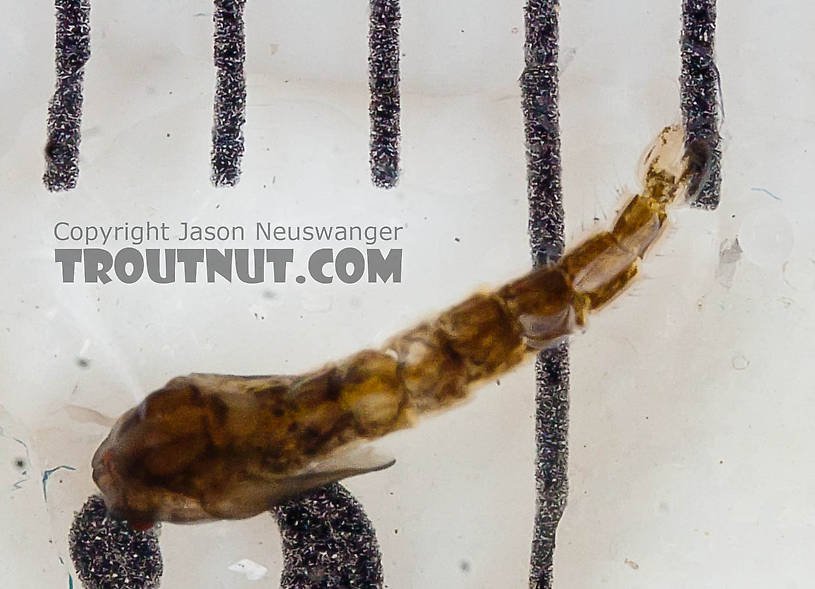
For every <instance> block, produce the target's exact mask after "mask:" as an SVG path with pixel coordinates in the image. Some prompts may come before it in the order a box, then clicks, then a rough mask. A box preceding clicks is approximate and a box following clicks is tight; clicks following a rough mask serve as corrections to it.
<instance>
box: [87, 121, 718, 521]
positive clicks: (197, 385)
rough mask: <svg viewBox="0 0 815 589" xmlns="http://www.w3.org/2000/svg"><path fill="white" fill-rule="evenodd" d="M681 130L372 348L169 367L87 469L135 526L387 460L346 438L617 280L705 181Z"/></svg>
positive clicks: (245, 501) (426, 406)
mask: <svg viewBox="0 0 815 589" xmlns="http://www.w3.org/2000/svg"><path fill="white" fill-rule="evenodd" d="M683 139H684V135H683V130H682V129H681V128H679V127H668V128H666V129H665V130H663V131H662V133H661V134H660V135H659V136H658V137H657V140H656V141H655V142H654V145H653V146H652V148H651V150H650V151H649V152H648V155H647V156H646V160H645V174H644V181H643V189H642V191H641V193H640V194H639V195H637V196H635V197H633V198H632V199H631V200H630V201H629V202H628V203H627V205H626V206H625V208H624V209H623V210H622V212H621V213H620V215H619V217H618V218H617V220H616V222H615V224H614V226H613V228H612V229H611V230H610V231H606V232H603V233H600V234H598V235H595V236H594V237H591V238H590V239H588V240H586V241H584V242H583V243H582V244H580V245H578V246H577V247H575V248H574V249H572V250H571V251H570V252H569V253H568V254H567V255H565V256H564V257H563V258H562V259H561V260H560V261H559V262H558V263H557V264H554V265H550V266H545V267H540V268H538V269H536V270H534V271H532V272H530V273H529V274H527V275H525V276H523V277H521V278H519V279H517V280H515V281H513V282H510V283H508V284H506V285H505V286H503V287H502V288H499V289H498V290H495V291H492V292H488V293H482V294H476V295H474V296H472V297H470V298H469V299H467V300H465V301H464V302H462V303H461V304H459V305H456V306H455V307H453V308H451V309H449V310H447V311H445V312H444V313H442V314H441V315H439V316H438V317H436V318H435V319H434V320H432V321H428V322H426V323H423V324H421V325H419V326H417V327H415V328H413V329H411V330H408V331H406V332H404V333H402V334H400V335H398V336H396V337H395V338H393V339H392V340H390V341H389V342H387V343H386V344H385V345H384V346H383V347H382V348H381V349H379V350H366V351H363V352H360V353H358V354H356V355H354V356H352V357H350V358H348V359H346V360H344V361H342V362H339V363H336V364H330V365H328V366H326V367H324V368H322V369H320V370H317V371H316V372H312V373H309V374H305V375H302V376H257V377H244V376H229V375H216V374H193V375H190V376H185V377H179V378H175V379H173V380H171V381H170V382H169V383H167V385H166V386H165V387H164V388H162V389H160V390H158V391H156V392H154V393H152V394H150V395H149V396H148V397H147V398H145V400H144V401H143V402H142V403H141V404H140V405H138V406H137V407H135V408H133V409H131V410H130V411H128V412H127V413H125V414H124V415H123V416H122V417H121V418H120V419H119V421H118V422H117V423H116V425H115V426H114V427H113V429H112V431H111V433H110V435H109V436H108V438H107V439H106V440H105V441H104V442H103V443H102V445H101V446H100V447H99V449H98V450H97V451H96V454H95V455H94V458H93V477H94V480H95V481H96V483H97V485H98V486H99V488H100V489H101V490H102V493H103V495H104V497H105V500H106V503H107V505H108V508H109V509H110V511H111V513H112V515H114V516H116V517H120V518H123V519H127V520H128V521H130V522H131V524H134V525H137V526H144V525H147V526H149V525H150V524H152V523H153V522H155V521H160V520H164V521H171V522H195V521H201V520H208V519H235V518H246V517H251V516H253V515H256V514H258V513H261V512H263V511H266V510H268V509H269V507H270V506H272V505H274V504H276V503H279V502H281V501H283V500H286V499H288V498H290V497H291V496H293V495H296V494H298V493H301V492H303V491H305V490H308V489H311V488H314V487H317V486H320V485H323V484H326V483H328V482H331V481H336V480H339V479H342V478H345V477H348V476H351V475H354V474H360V473H363V472H370V471H372V470H377V469H379V468H384V467H387V466H389V465H390V464H391V462H388V461H383V460H377V459H376V458H375V457H371V456H370V455H366V454H365V453H364V452H363V453H361V452H359V451H358V446H357V445H355V444H354V443H355V442H360V441H364V440H370V439H374V438H378V437H380V436H383V435H385V434H387V433H389V432H392V431H394V430H398V429H401V428H405V427H408V426H410V425H412V424H413V423H414V421H415V420H416V418H417V417H419V416H420V415H423V414H425V413H431V412H434V411H437V410H440V409H443V408H446V407H449V406H451V405H453V404H455V403H456V402H458V401H460V400H461V399H463V398H464V397H466V396H467V394H468V392H469V391H470V390H471V389H472V388H473V386H474V385H475V384H477V383H478V382H480V381H484V380H487V379H492V378H494V377H495V376H497V375H499V374H501V373H503V372H506V371H507V370H510V369H511V368H513V367H514V366H516V365H517V364H519V363H520V362H522V361H523V360H524V358H526V357H528V356H530V355H531V353H532V352H534V351H536V350H539V349H541V348H544V347H546V346H550V345H552V344H554V343H557V342H558V341H559V340H561V339H562V338H563V337H565V336H566V335H568V334H570V333H572V332H574V331H575V330H576V329H579V328H581V327H582V326H583V325H585V323H586V317H587V315H588V314H589V313H590V312H591V311H593V310H596V309H598V308H600V307H601V306H603V305H604V304H605V303H607V302H608V301H609V300H611V299H612V298H613V297H614V296H615V295H617V294H618V293H620V292H621V291H622V290H623V289H625V288H626V286H627V285H628V284H629V283H630V282H631V280H632V278H633V277H634V276H635V275H636V273H637V267H638V263H639V261H640V259H641V258H642V257H643V256H644V254H645V252H646V251H647V250H648V248H649V247H650V246H651V245H652V244H653V243H654V241H655V240H656V239H657V237H658V236H659V234H660V233H661V231H662V229H663V227H664V225H665V222H666V219H667V213H666V209H667V207H668V206H669V205H670V204H672V203H674V202H676V201H679V200H682V199H687V198H690V197H691V196H693V195H694V194H695V193H696V192H697V191H698V188H699V187H700V186H702V185H703V183H704V180H705V175H706V173H707V165H708V161H709V157H708V152H707V151H706V150H705V149H704V145H702V144H691V145H690V146H688V147H687V148H686V147H684V143H683Z"/></svg>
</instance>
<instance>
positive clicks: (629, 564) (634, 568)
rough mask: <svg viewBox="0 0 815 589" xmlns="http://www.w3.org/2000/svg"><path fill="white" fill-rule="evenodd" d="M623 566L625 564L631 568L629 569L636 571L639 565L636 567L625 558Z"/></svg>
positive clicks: (635, 564)
mask: <svg viewBox="0 0 815 589" xmlns="http://www.w3.org/2000/svg"><path fill="white" fill-rule="evenodd" d="M625 564H627V565H628V566H629V567H631V569H632V570H634V571H636V570H638V569H639V568H640V565H638V564H637V563H636V562H634V561H633V560H629V559H627V558H626V559H625Z"/></svg>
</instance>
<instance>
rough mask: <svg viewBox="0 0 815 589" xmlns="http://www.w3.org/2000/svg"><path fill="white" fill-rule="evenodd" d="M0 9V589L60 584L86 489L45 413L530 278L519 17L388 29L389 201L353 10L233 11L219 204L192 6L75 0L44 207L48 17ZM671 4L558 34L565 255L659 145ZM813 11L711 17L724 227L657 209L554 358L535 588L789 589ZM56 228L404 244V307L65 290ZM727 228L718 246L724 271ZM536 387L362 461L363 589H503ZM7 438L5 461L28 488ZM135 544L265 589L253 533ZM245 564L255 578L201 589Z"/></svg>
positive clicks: (185, 291)
mask: <svg viewBox="0 0 815 589" xmlns="http://www.w3.org/2000/svg"><path fill="white" fill-rule="evenodd" d="M2 3H3V8H5V11H4V14H5V15H6V16H7V18H4V19H2V22H1V23H0V52H2V55H3V56H4V58H3V60H2V65H0V72H1V75H2V88H0V92H2V115H0V182H1V183H2V191H0V198H2V210H3V213H2V219H3V220H2V232H0V267H1V268H2V277H3V287H2V291H0V358H1V359H2V360H0V403H2V407H0V426H2V427H3V428H4V429H3V431H4V434H5V437H0V529H1V530H3V532H2V533H0V580H1V581H3V583H2V585H3V586H9V587H15V588H21V589H28V588H41V587H64V586H67V583H68V572H69V570H68V569H67V568H66V567H64V566H63V565H61V564H60V560H59V557H60V556H62V558H63V559H64V560H65V562H66V563H67V562H69V558H68V557H67V554H66V537H67V530H68V527H69V525H70V522H71V519H72V517H73V511H75V510H77V509H79V508H80V506H81V505H82V503H83V502H84V500H85V498H86V497H87V496H88V495H89V494H90V493H92V492H93V490H94V487H93V483H92V481H91V479H90V472H89V462H90V457H91V455H92V452H93V451H94V449H95V447H96V446H97V445H98V443H99V442H100V441H101V439H102V438H103V437H104V435H105V433H106V430H105V428H104V427H101V426H99V425H95V424H92V423H80V422H78V421H77V420H76V419H73V418H72V417H71V416H70V415H69V413H68V412H66V410H65V408H66V406H68V405H77V406H82V407H87V408H91V409H94V410H96V411H99V412H101V413H103V414H105V415H109V416H116V415H118V414H120V413H121V412H123V411H124V410H126V409H127V408H128V407H130V406H131V405H133V404H134V403H136V402H137V401H138V400H139V399H140V398H141V397H142V396H143V395H144V394H146V393H147V392H149V391H151V390H153V389H155V388H158V387H160V386H162V385H163V383H164V382H166V381H167V380H168V379H169V378H171V377H173V376H175V375H178V374H185V373H188V372H191V371H208V372H230V373H247V374H259V373H290V372H297V371H303V370H307V369H309V368H313V367H315V366H318V365H319V364H321V363H323V362H325V361H327V360H331V359H336V358H340V357H342V356H344V355H345V354H347V353H350V352H352V351H354V350H357V349H361V348H363V347H366V346H370V345H376V344H379V343H381V342H382V341H383V339H385V338H386V337H387V336H388V335H390V334H392V333H394V332H397V331H398V330H400V329H402V328H404V327H407V326H409V325H410V324H411V323H412V322H415V321H417V320H420V319H422V318H424V317H426V316H428V315H430V314H432V313H433V312H435V311H438V310H441V309H443V308H444V307H446V306H448V305H450V304H452V303H454V302H456V301H458V300H460V299H462V298H463V297H465V296H466V295H467V294H469V293H471V292H472V291H473V290H475V289H477V288H479V287H483V286H485V285H497V284H500V283H501V282H503V281H505V280H507V279H510V278H512V277H514V276H516V275H518V274H520V273H522V272H523V271H524V270H525V269H526V268H527V267H528V265H529V254H528V244H527V236H526V233H525V231H526V223H527V209H526V182H525V160H524V151H523V149H524V148H523V131H522V116H521V111H520V106H519V105H520V91H519V87H518V82H517V80H518V77H519V76H520V74H521V71H522V67H523V52H522V44H523V18H522V4H521V2H517V1H515V2H506V1H501V0H496V1H494V2H478V3H474V2H464V1H451V2H444V3H437V2H430V1H424V0H420V1H416V2H405V3H404V6H403V13H404V18H403V23H402V51H403V58H402V71H403V84H402V92H403V94H402V96H403V98H402V111H403V115H402V129H403V143H402V156H403V157H402V169H403V175H402V180H401V182H400V184H399V186H398V188H396V189H395V190H393V191H388V192H384V191H379V190H376V189H374V188H372V187H371V186H370V183H369V181H368V169H367V161H368V155H367V142H368V117H367V101H368V95H367V72H366V57H367V41H366V33H367V13H366V5H365V3H360V2H356V3H351V2H327V1H322V2H316V1H313V0H306V1H299V2H280V1H277V0H267V1H264V2H249V6H248V8H247V12H246V21H247V45H248V48H247V64H246V70H247V79H248V96H249V98H248V109H247V118H248V121H247V124H246V126H245V134H246V156H245V158H244V163H243V168H244V174H243V178H242V181H241V183H240V185H239V186H238V187H237V188H235V189H214V188H212V187H211V186H210V184H209V182H208V178H209V150H210V137H211V125H212V95H213V88H214V70H213V68H212V64H211V52H212V49H211V45H212V40H211V39H212V24H211V12H212V4H211V3H207V2H203V1H180V0H172V1H170V2H151V3H144V2H126V1H123V0H115V1H107V2H99V1H97V2H94V3H93V10H92V51H93V56H92V59H91V61H90V63H89V64H88V65H87V68H86V83H85V108H84V117H83V122H82V130H83V139H82V145H81V173H80V177H79V187H78V188H77V189H76V190H75V191H72V192H69V193H64V194H56V195H54V194H49V193H48V192H47V191H46V190H45V189H44V188H43V186H42V184H41V181H40V178H41V175H42V171H43V168H44V161H43V155H42V150H43V147H44V144H45V138H46V130H45V120H46V109H47V104H48V100H49V98H50V96H51V94H52V92H53V86H54V67H53V44H54V42H53V37H54V17H53V6H52V4H51V3H49V2H30V3H25V4H21V3H18V2H11V0H2ZM679 11H680V2H679V0H675V1H670V2H668V1H665V0H661V1H659V2H653V1H650V2H646V1H645V0H642V1H633V0H629V1H626V2H592V1H588V0H576V1H573V2H566V3H564V5H563V7H562V9H561V69H562V74H561V115H562V116H561V125H562V135H563V174H564V175H563V190H564V198H565V203H566V207H567V220H568V238H569V241H570V242H574V241H575V240H576V239H579V238H580V237H582V236H585V235H586V234H588V233H590V231H591V230H592V227H593V226H594V225H595V221H594V218H595V217H597V218H599V222H598V223H599V224H600V225H602V224H608V223H610V222H611V220H612V218H613V215H614V211H615V210H616V209H617V208H618V206H619V203H620V202H621V197H620V193H621V192H623V191H625V190H629V191H631V190H635V189H636V182H637V176H636V169H637V162H638V158H639V156H640V155H641V153H642V150H643V148H644V147H645V146H646V144H647V143H648V142H649V141H650V140H651V138H652V137H653V136H654V135H655V134H656V132H657V131H658V130H659V129H660V128H661V127H662V126H664V125H665V124H669V123H672V122H678V121H679V118H680V115H679V102H678V101H679V98H678V95H679V89H678V82H677V78H678V73H679V48H678V39H679V29H680V20H679ZM12 15H13V17H12ZM813 18H815V9H812V8H811V7H809V5H808V4H805V3H792V2H782V3H767V2H756V1H752V0H750V1H742V2H738V3H735V2H732V3H722V5H721V6H720V8H719V19H718V34H717V58H718V65H719V69H720V71H721V74H722V85H723V89H724V103H725V113H726V118H725V121H724V126H723V128H722V133H723V149H724V160H723V178H724V182H723V185H722V205H721V207H720V208H719V209H718V210H717V211H716V212H713V213H710V212H700V211H687V210H686V211H678V212H677V214H675V215H674V220H675V224H674V226H673V228H672V229H671V230H670V231H669V232H668V233H667V235H666V237H665V239H664V240H663V242H662V243H661V244H660V245H659V246H658V248H657V250H656V251H655V254H654V255H653V256H652V257H651V259H650V260H649V261H648V263H647V264H646V265H645V267H644V269H643V272H642V274H643V277H642V278H641V279H640V280H639V281H638V282H637V283H636V285H635V286H634V287H633V289H632V290H631V291H630V293H628V294H626V295H624V296H622V297H620V298H619V299H618V300H616V301H615V302H614V303H613V305H612V306H611V307H610V308H609V309H608V310H606V311H604V312H603V313H601V314H600V315H598V316H597V317H596V318H594V319H593V321H592V324H591V326H590V329H589V330H588V332H587V333H586V334H583V335H580V336H577V337H575V338H574V339H573V345H572V356H571V358H572V387H571V388H572V392H571V394H572V408H571V434H570V438H571V452H570V459H569V460H570V478H571V481H570V487H571V493H570V499H569V504H568V507H567V510H566V514H565V516H564V519H563V522H562V525H561V527H560V531H559V534H558V548H557V553H556V566H555V573H556V579H557V582H556V586H557V587H559V588H584V587H589V588H591V587H615V588H638V587H642V588H646V587H647V588H653V587H687V586H694V587H700V588H706V587H710V588H714V587H715V588H721V587H767V586H770V587H781V588H795V587H801V588H803V587H806V586H808V582H809V580H810V579H811V570H810V568H811V567H810V565H811V561H810V559H809V558H807V557H808V556H809V554H810V552H811V546H812V543H813V540H815V532H814V531H813V525H815V507H813V506H815V478H814V477H813V474H812V473H813V469H812V463H813V460H812V451H811V444H812V437H811V432H812V425H811V424H812V420H813V418H814V417H815V401H813V398H815V397H814V396H813V388H814V387H815V385H813V378H812V377H813V370H812V360H811V357H812V345H811V343H810V342H811V338H812V333H813V327H815V315H813V312H812V307H811V303H812V300H813V289H814V288H815V239H813V233H812V229H811V228H812V227H813V224H815V208H813V206H812V204H811V199H812V193H811V192H812V191H811V182H810V181H809V180H810V179H809V170H810V168H811V166H810V165H809V164H810V162H811V151H812V149H813V136H815V123H814V122H813V118H812V108H811V105H812V103H813V98H815V78H813V73H812V72H813V71H815V68H813V65H815V63H813V58H812V41H811V23H812V21H813ZM168 134H169V136H168ZM754 188H763V189H766V190H768V191H770V192H771V193H772V194H773V195H775V196H776V197H777V198H778V199H776V198H773V197H772V196H770V195H768V194H767V193H765V192H762V191H759V190H754ZM60 220H67V221H70V222H72V223H77V224H82V225H85V224H97V225H98V224H103V225H104V224H121V223H122V222H124V221H128V222H130V223H131V224H133V223H136V224H138V223H143V222H146V221H147V220H151V221H153V222H161V221H167V222H169V223H173V224H176V223H178V222H180V221H192V222H199V223H216V224H219V223H225V224H229V223H242V224H246V225H252V224H253V223H254V222H255V221H257V220H270V221H272V222H274V223H280V224H297V223H302V224H318V223H338V224H363V225H364V224H369V223H371V224H380V225H384V224H398V225H404V226H405V227H406V229H405V230H404V231H403V232H402V233H401V236H402V239H401V240H400V245H401V246H402V247H403V248H404V281H403V283H402V284H399V285H392V284H391V285H381V284H380V285H364V284H358V285H353V286H347V285H334V286H330V287H325V286H317V285H313V284H305V285H297V284H295V283H294V282H293V281H292V282H291V283H290V284H285V285H274V284H273V285H265V286H248V285H240V284H232V285H227V284H217V285H207V284H200V285H193V286H190V285H184V284H177V285H172V286H159V285H154V284H152V283H148V282H141V283H139V284H137V285H130V286H123V285H116V284H110V285H107V286H104V287H95V286H90V285H81V284H75V285H62V284H60V280H59V268H58V266H57V265H56V264H55V263H54V261H53V256H54V254H53V249H54V247H56V245H57V244H56V242H55V240H54V239H53V237H52V230H53V225H54V223H56V222H57V221H60ZM737 236H738V237H739V240H740V243H741V248H742V250H744V254H743V255H742V257H741V258H740V260H739V261H738V262H736V263H735V264H720V258H719V252H720V247H721V244H722V243H723V242H725V241H726V240H730V241H731V242H732V240H733V239H735V238H736V237H737ZM455 238H458V240H459V241H456V239H455ZM337 245H338V244H337ZM295 247H296V253H295V255H296V256H298V255H299V256H301V257H302V256H305V255H307V254H308V253H309V252H310V251H311V249H314V248H313V247H311V246H304V245H303V244H300V245H296V246H295ZM314 247H317V246H314ZM266 291H271V293H272V295H273V298H269V296H268V293H266V295H265V296H264V293H265V292H266ZM80 356H81V357H84V358H86V359H88V360H89V362H90V364H89V366H88V367H87V368H81V367H80V366H78V364H77V358H78V357H80ZM532 383H533V375H532V367H531V366H529V365H528V366H525V367H523V368H522V369H519V370H518V371H517V372H515V373H514V374H512V375H510V376H508V377H506V378H502V379H501V384H500V386H498V385H495V384H491V385H487V386H484V387H483V388H482V389H481V390H480V391H478V393H477V395H476V396H475V398H474V400H473V401H472V402H470V403H469V404H468V405H466V406H464V407H462V408H460V409H457V410H455V411H452V412H450V413H447V414H445V415H442V416H440V417H437V418H433V419H431V420H428V421H426V422H424V423H422V424H421V425H420V426H419V427H418V428H416V429H413V430H410V431H405V432H401V433H399V434H396V435H393V436H391V437H389V438H387V439H385V440H383V441H382V442H381V444H380V446H381V447H383V448H384V449H385V450H387V451H388V452H391V453H392V454H393V455H394V456H396V457H397V460H398V461H397V464H396V466H394V467H393V468H391V469H389V470H387V471H385V472H382V473H377V474H373V475H369V476H365V477H359V478H356V479H351V480H349V481H348V483H347V484H348V487H349V488H350V489H351V490H352V491H353V492H354V493H355V494H356V496H357V497H358V498H359V499H360V500H361V501H362V503H363V504H364V505H365V507H366V510H367V512H368V514H369V515H370V517H371V518H372V520H373V521H374V523H375V525H376V528H377V531H378V535H379V540H380V543H381V546H382V551H383V554H384V562H383V564H384V568H385V576H386V582H387V585H388V586H389V587H392V588H399V589H402V588H425V587H427V588H431V587H455V588H458V587H462V588H465V587H466V588H481V587H484V588H493V587H510V588H513V587H523V586H525V584H526V582H527V574H528V561H529V546H530V539H531V536H532V521H533V514H534V492H533V489H534V481H533V472H534V438H533V435H534V428H533V413H534V403H533V384H532ZM11 437H18V438H20V439H21V440H23V441H24V442H25V443H26V444H27V446H28V448H29V451H30V459H31V461H32V464H30V465H29V467H28V470H27V473H28V475H27V477H28V478H27V480H26V476H24V475H22V474H21V473H20V472H19V470H17V469H16V468H15V466H14V464H13V462H14V460H15V459H16V458H17V457H19V456H22V455H23V454H24V450H23V449H22V446H21V445H20V444H18V443H16V442H14V441H13V440H12V439H11ZM59 465H71V466H74V467H76V468H77V470H76V471H73V472H71V471H64V470H63V471H59V472H57V473H55V474H54V475H53V476H52V477H51V479H49V481H48V502H47V503H46V502H45V501H44V499H43V493H42V484H41V477H42V472H43V470H44V469H46V468H53V467H55V466H59ZM21 479H23V481H22V482H21V483H20V484H19V487H20V488H19V489H15V488H14V483H15V482H17V481H19V480H21ZM161 546H162V552H163V554H164V557H165V575H164V582H163V586H164V587H168V588H179V587H205V588H208V587H228V588H232V587H276V586H277V583H278V579H279V571H280V567H281V553H280V548H279V539H278V533H277V530H276V529H275V525H274V523H273V522H272V521H271V519H270V517H269V516H261V517H257V518H255V519H253V520H250V521H245V522H226V523H217V524H207V525H201V526H192V527H177V526H164V528H163V530H162V535H161ZM242 558H251V559H253V560H255V561H256V562H259V563H261V564H263V565H264V566H266V567H268V568H269V569H270V572H269V575H268V576H267V577H265V578H264V579H262V580H260V581H254V582H250V581H248V580H247V579H246V578H245V577H243V576H241V575H239V574H237V573H234V572H230V571H228V570H227V567H228V566H229V565H230V564H232V563H234V562H236V561H238V560H240V559H242ZM463 563H466V565H464V564H463ZM465 569H467V570H465Z"/></svg>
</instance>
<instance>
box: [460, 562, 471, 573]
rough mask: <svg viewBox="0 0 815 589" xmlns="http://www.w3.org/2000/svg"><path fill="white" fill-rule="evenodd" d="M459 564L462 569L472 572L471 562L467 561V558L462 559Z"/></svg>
mask: <svg viewBox="0 0 815 589" xmlns="http://www.w3.org/2000/svg"><path fill="white" fill-rule="evenodd" d="M459 566H460V567H461V570H462V571H464V572H465V573H469V572H470V563H469V562H468V561H466V560H462V561H461V562H460V563H459Z"/></svg>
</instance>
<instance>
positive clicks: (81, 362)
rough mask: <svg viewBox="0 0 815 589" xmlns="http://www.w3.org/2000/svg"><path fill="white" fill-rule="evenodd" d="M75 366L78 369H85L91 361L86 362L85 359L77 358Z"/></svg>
mask: <svg viewBox="0 0 815 589" xmlns="http://www.w3.org/2000/svg"><path fill="white" fill-rule="evenodd" d="M76 365H77V366H79V367H80V368H87V367H88V366H90V365H91V361H90V360H88V359H87V358H77V359H76Z"/></svg>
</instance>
